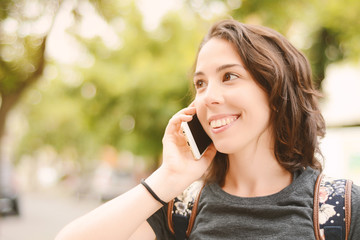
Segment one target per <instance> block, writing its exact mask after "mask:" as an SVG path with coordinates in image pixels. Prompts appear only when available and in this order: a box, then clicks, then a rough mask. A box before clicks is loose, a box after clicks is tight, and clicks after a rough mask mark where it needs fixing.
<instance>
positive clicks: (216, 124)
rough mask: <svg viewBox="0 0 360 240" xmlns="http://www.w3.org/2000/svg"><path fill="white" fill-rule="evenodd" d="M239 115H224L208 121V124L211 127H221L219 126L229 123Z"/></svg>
mask: <svg viewBox="0 0 360 240" xmlns="http://www.w3.org/2000/svg"><path fill="white" fill-rule="evenodd" d="M239 117H240V116H231V117H225V118H222V119H217V120H212V121H211V122H210V126H211V127H212V128H213V129H217V128H221V127H224V126H226V125H229V124H230V123H232V122H234V121H235V120H237V119H238V118H239Z"/></svg>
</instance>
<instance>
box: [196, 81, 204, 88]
mask: <svg viewBox="0 0 360 240" xmlns="http://www.w3.org/2000/svg"><path fill="white" fill-rule="evenodd" d="M194 85H195V88H196V89H199V88H202V87H204V85H205V81H204V80H197V81H195V83H194Z"/></svg>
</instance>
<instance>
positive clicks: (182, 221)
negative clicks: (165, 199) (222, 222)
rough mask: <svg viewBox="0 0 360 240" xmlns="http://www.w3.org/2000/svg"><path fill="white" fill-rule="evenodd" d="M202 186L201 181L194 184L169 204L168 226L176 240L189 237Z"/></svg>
mask: <svg viewBox="0 0 360 240" xmlns="http://www.w3.org/2000/svg"><path fill="white" fill-rule="evenodd" d="M204 186H205V185H204V184H203V183H202V182H201V181H198V182H194V183H193V184H191V185H190V187H188V188H187V189H186V190H185V191H184V192H183V193H182V194H181V195H180V196H178V197H176V198H175V199H173V200H172V201H171V202H169V205H168V211H167V216H168V226H169V229H170V231H171V232H172V233H173V234H174V235H175V239H176V240H184V239H187V238H188V237H189V235H190V233H191V230H192V228H193V226H194V222H195V217H196V213H197V207H198V203H199V199H200V195H201V191H202V189H203V188H204Z"/></svg>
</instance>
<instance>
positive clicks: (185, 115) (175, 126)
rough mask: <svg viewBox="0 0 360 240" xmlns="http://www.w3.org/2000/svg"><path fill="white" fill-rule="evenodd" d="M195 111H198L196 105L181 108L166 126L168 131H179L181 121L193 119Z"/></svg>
mask: <svg viewBox="0 0 360 240" xmlns="http://www.w3.org/2000/svg"><path fill="white" fill-rule="evenodd" d="M195 113H196V109H195V108H194V107H188V108H184V109H182V110H180V111H179V112H177V113H176V114H175V115H174V116H173V117H172V118H171V119H170V120H169V124H168V126H167V128H166V131H170V132H172V131H175V132H176V131H178V130H179V127H180V124H181V122H189V121H191V119H192V117H193V115H194V114H195Z"/></svg>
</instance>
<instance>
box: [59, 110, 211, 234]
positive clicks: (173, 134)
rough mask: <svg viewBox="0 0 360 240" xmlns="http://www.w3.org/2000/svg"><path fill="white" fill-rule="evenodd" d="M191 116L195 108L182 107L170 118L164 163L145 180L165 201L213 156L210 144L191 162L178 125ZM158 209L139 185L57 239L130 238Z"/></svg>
mask: <svg viewBox="0 0 360 240" xmlns="http://www.w3.org/2000/svg"><path fill="white" fill-rule="evenodd" d="M194 113H195V109H194V108H185V109H183V110H181V111H180V112H178V113H177V114H175V115H174V116H173V117H172V118H171V119H170V121H169V124H168V126H167V128H166V130H165V134H164V138H163V163H162V165H161V166H160V168H159V169H157V170H156V171H155V172H154V173H153V174H151V175H150V176H149V177H148V178H147V179H146V183H147V184H148V185H149V186H150V187H151V188H152V190H153V191H154V192H155V193H156V194H157V195H158V196H159V197H160V199H162V200H163V201H165V202H169V201H170V200H172V199H173V198H175V197H176V196H178V195H179V194H180V193H181V192H183V191H184V190H185V189H186V188H187V187H188V186H189V185H190V184H191V183H192V182H194V181H195V180H197V179H198V178H200V177H201V176H202V175H203V173H204V172H205V171H206V169H207V168H208V166H209V165H210V163H211V160H212V159H213V157H214V156H215V153H216V150H215V148H214V146H213V145H211V146H210V147H209V148H208V150H207V152H206V153H205V154H204V156H203V157H202V158H201V159H200V160H199V161H195V160H194V159H193V157H192V153H191V151H190V150H189V148H188V146H187V144H186V140H185V138H184V137H183V136H182V134H181V131H180V124H181V122H182V121H190V120H191V119H192V115H193V114H194ZM161 207H162V205H161V204H160V203H159V202H158V201H157V200H155V199H154V198H153V197H152V195H151V194H150V193H149V192H148V191H147V189H146V188H145V187H144V186H142V185H140V184H139V185H137V186H136V187H134V188H133V189H131V190H130V191H128V192H126V193H124V194H122V195H121V196H119V197H117V198H115V199H113V200H111V201H109V202H107V203H105V204H103V205H101V206H100V207H98V208H96V209H95V210H93V211H91V212H89V213H88V214H86V215H84V216H82V217H80V218H78V219H76V220H74V221H73V222H71V223H70V224H68V225H67V226H66V227H65V228H64V229H63V230H62V231H61V232H60V233H59V234H58V236H57V237H56V240H72V239H76V240H81V239H84V240H85V239H86V240H95V239H101V240H103V239H106V240H112V239H114V240H115V239H116V240H121V239H129V238H130V237H131V236H132V234H134V233H135V232H136V230H137V229H138V228H139V227H140V226H141V225H142V224H144V222H146V219H147V218H149V217H150V216H151V215H152V214H154V213H155V212H156V211H157V210H158V209H159V208H161ZM140 228H141V227H140ZM148 234H149V235H151V236H148V237H150V238H151V237H153V236H154V235H153V233H152V232H150V231H148Z"/></svg>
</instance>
